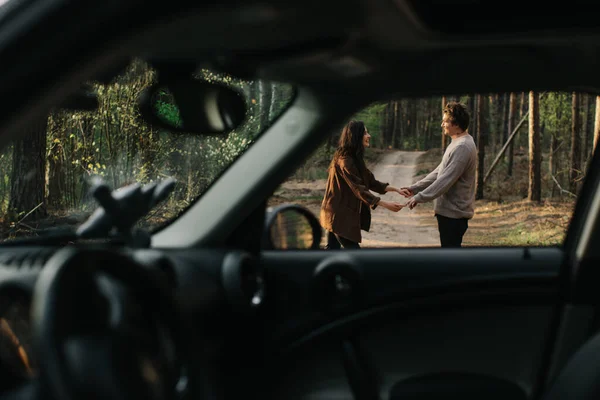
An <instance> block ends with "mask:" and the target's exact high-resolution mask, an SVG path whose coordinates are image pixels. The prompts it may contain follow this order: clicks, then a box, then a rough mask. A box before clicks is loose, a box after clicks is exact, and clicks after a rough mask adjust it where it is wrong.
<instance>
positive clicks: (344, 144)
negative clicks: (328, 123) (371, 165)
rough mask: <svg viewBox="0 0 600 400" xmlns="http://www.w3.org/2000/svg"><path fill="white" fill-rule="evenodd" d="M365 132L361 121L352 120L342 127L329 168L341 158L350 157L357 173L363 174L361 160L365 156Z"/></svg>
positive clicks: (362, 160)
mask: <svg viewBox="0 0 600 400" xmlns="http://www.w3.org/2000/svg"><path fill="white" fill-rule="evenodd" d="M366 131H367V129H366V128H365V123H364V122H363V121H357V120H352V121H350V122H348V123H347V124H346V126H344V129H342V134H341V135H340V141H339V144H338V148H337V150H336V151H335V154H334V155H333V160H331V166H333V165H334V164H335V163H336V162H337V160H338V159H340V158H342V157H352V158H353V159H354V162H355V163H356V166H357V167H358V169H359V171H360V172H361V173H364V172H365V171H366V169H367V166H366V165H365V160H364V158H363V156H364V154H365V146H364V145H363V137H364V136H365V132H366Z"/></svg>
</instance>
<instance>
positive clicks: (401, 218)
mask: <svg viewBox="0 0 600 400" xmlns="http://www.w3.org/2000/svg"><path fill="white" fill-rule="evenodd" d="M421 154H422V153H421V152H416V151H396V152H393V153H389V154H387V155H385V156H384V157H382V159H381V160H380V161H379V163H378V164H376V165H375V166H371V171H372V172H373V174H374V175H375V177H376V178H377V179H378V180H380V181H382V182H389V184H390V185H392V186H395V187H398V188H400V187H403V186H409V185H410V184H412V182H413V176H414V174H415V172H416V171H415V165H416V162H417V158H418V157H419V156H420V155H421ZM382 199H385V200H391V201H399V202H401V203H402V204H404V203H406V199H405V198H404V197H402V196H400V195H399V194H397V193H387V194H386V195H384V196H382ZM439 245H440V239H439V234H438V230H437V221H436V220H435V217H434V216H433V208H432V204H431V203H426V204H419V205H418V206H417V207H416V208H414V209H413V210H409V209H408V207H407V208H404V209H402V210H400V211H399V212H397V213H393V212H391V211H389V210H386V209H385V208H383V207H377V208H376V209H375V210H374V211H373V212H372V222H371V231H370V232H363V243H362V247H407V246H408V247H417V246H419V247H420V246H435V247H439Z"/></svg>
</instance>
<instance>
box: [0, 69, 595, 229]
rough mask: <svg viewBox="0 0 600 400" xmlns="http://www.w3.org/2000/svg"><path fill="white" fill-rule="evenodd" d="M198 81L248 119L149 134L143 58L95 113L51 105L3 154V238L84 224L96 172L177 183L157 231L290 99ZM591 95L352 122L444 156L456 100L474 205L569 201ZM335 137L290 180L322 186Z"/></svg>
mask: <svg viewBox="0 0 600 400" xmlns="http://www.w3.org/2000/svg"><path fill="white" fill-rule="evenodd" d="M197 78H198V79H204V80H208V81H213V82H218V83H220V84H226V85H229V86H232V87H234V88H236V89H237V90H238V91H239V92H240V93H241V95H242V96H244V98H245V100H246V103H247V104H248V113H247V118H246V121H245V123H244V124H243V125H242V126H240V127H239V128H237V129H236V130H235V131H234V132H231V133H230V134H228V135H222V136H203V135H198V134H174V133H171V132H167V131H164V130H159V129H153V128H152V127H151V126H149V125H147V124H145V123H144V121H142V120H141V119H140V116H139V113H138V110H137V108H136V104H137V99H138V98H139V96H140V94H141V93H142V92H143V91H144V90H146V89H147V88H148V87H149V86H151V85H152V84H153V82H154V80H155V72H154V71H153V70H152V68H150V67H149V66H148V65H147V64H145V63H144V62H142V61H139V60H134V61H133V62H132V63H131V64H130V65H129V67H128V68H127V70H125V71H124V72H123V73H122V74H121V75H119V76H118V77H117V78H116V79H114V80H113V81H112V82H111V83H110V84H99V83H97V82H88V85H89V86H90V87H92V88H93V90H94V92H95V94H96V96H97V98H98V100H99V108H98V109H97V110H95V111H93V112H89V111H85V112H83V111H73V110H67V109H61V108H56V109H54V110H51V111H50V112H49V113H48V115H47V116H46V117H44V118H42V119H40V120H39V121H32V124H31V126H30V127H29V129H28V130H27V131H26V132H22V134H21V135H19V137H18V138H16V139H15V140H13V141H12V142H11V143H10V145H8V146H5V147H4V148H3V149H2V151H1V152H0V168H1V169H0V171H2V176H1V179H0V212H1V215H2V216H3V217H2V219H1V220H0V239H9V238H13V237H18V236H23V235H37V234H40V232H42V231H44V230H45V229H48V228H52V227H56V226H62V225H73V224H77V223H80V222H82V221H83V220H85V218H86V217H87V216H88V215H89V214H90V213H91V212H92V211H93V210H94V208H95V207H96V204H95V201H94V199H92V198H90V195H89V194H88V191H89V187H90V182H91V179H92V178H93V177H96V176H99V177H102V179H104V180H105V182H107V183H108V184H109V186H110V187H112V188H120V187H123V186H124V185H128V184H131V183H135V182H138V183H141V184H144V183H148V182H154V181H158V180H161V179H163V178H165V177H174V178H175V179H176V180H177V185H176V189H175V192H174V194H173V195H172V196H170V198H169V199H168V201H166V202H164V203H163V204H161V206H160V207H158V208H157V209H156V210H154V211H153V213H151V215H148V216H147V217H146V218H145V220H144V221H141V222H140V223H141V224H144V225H145V226H149V227H156V226H159V225H160V224H162V223H165V222H167V221H168V220H169V219H171V218H174V217H176V216H177V215H178V214H179V213H181V212H182V211H183V210H185V209H186V208H187V207H188V206H189V205H190V204H191V203H192V202H193V201H194V199H196V198H197V197H198V196H199V195H201V194H202V193H203V192H204V191H205V190H206V189H207V188H208V187H209V185H210V184H211V183H212V182H213V181H214V180H215V179H216V178H217V177H218V176H219V175H220V174H221V173H222V172H223V171H224V170H225V169H226V168H227V166H228V165H230V164H231V163H232V162H233V161H234V160H235V158H236V157H238V156H239V155H240V154H242V153H243V152H244V151H245V150H246V149H247V148H248V147H249V146H250V145H251V144H252V142H253V141H254V140H256V138H257V136H258V135H259V134H260V133H261V132H263V131H264V130H265V129H267V128H268V127H269V126H270V124H272V123H273V121H274V120H275V119H276V118H277V117H278V116H279V115H280V114H281V112H282V111H283V110H285V108H286V106H287V105H289V104H290V103H291V102H292V101H293V97H294V89H293V86H292V85H290V84H286V83H278V82H266V81H244V80H240V79H234V78H232V77H230V76H227V75H223V74H217V73H213V72H211V71H208V70H200V71H199V72H198V74H197ZM598 99H599V98H598V97H596V96H595V95H590V94H586V93H562V92H541V93H537V92H519V93H492V94H489V93H484V94H478V93H475V94H468V95H452V94H449V95H447V96H440V97H431V98H399V99H393V100H386V101H381V102H377V103H374V104H372V105H370V106H368V107H366V108H364V109H363V110H360V111H359V112H357V113H356V115H355V118H359V119H362V120H364V121H365V123H366V125H367V126H368V129H369V132H370V133H371V135H372V136H373V138H372V141H371V143H372V146H373V147H374V148H375V149H379V150H380V151H387V150H391V149H399V150H408V151H414V150H419V151H437V152H439V154H440V155H441V152H442V151H443V149H444V148H445V146H446V145H447V143H448V142H447V139H446V138H445V137H444V136H443V135H442V134H441V128H440V121H441V117H442V107H443V106H444V105H445V104H446V103H447V102H448V101H450V100H459V101H462V102H464V103H465V104H467V106H468V107H469V109H470V111H471V116H472V122H471V126H470V127H469V132H470V133H471V134H472V135H473V137H474V138H475V140H476V143H477V146H478V151H479V166H478V190H477V198H478V199H483V198H493V199H496V200H503V201H510V200H518V199H523V198H527V199H529V200H530V201H534V202H540V201H543V200H544V199H549V198H559V199H564V200H565V201H572V200H573V199H574V198H575V197H576V194H577V192H578V190H579V188H580V186H581V182H582V180H583V177H584V176H585V170H586V166H587V164H588V162H589V160H590V157H591V154H592V152H593V149H594V148H595V145H596V142H597V140H598V135H599V134H598V132H599V130H600V128H599V121H598V120H599V117H598V115H599V107H600V103H599V100H598ZM338 134H339V132H332V134H331V136H330V137H329V138H327V139H325V140H324V142H323V144H322V145H321V146H320V147H319V148H318V149H317V151H316V152H315V153H314V154H313V155H312V156H311V157H310V158H309V159H308V160H307V161H306V162H305V163H304V164H303V165H302V166H301V167H300V168H298V170H297V171H296V173H295V174H294V175H292V176H291V177H290V179H296V180H297V179H322V178H323V177H324V175H325V174H326V167H327V164H328V162H329V160H330V157H331V154H332V152H333V150H334V149H335V147H336V141H337V138H338ZM373 154H378V153H377V152H374V153H373ZM523 171H526V175H527V179H526V180H525V182H521V181H519V182H520V183H519V184H515V183H514V182H513V180H512V177H513V175H516V174H517V173H522V172H523ZM424 172H426V171H424Z"/></svg>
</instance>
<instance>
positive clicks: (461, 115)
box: [444, 101, 471, 131]
mask: <svg viewBox="0 0 600 400" xmlns="http://www.w3.org/2000/svg"><path fill="white" fill-rule="evenodd" d="M444 114H447V115H448V118H449V119H450V122H451V123H452V124H453V125H456V126H458V127H459V128H460V129H462V130H463V131H466V130H467V129H468V128H469V124H470V123H471V118H470V117H469V110H468V108H467V106H466V105H464V104H463V103H459V102H457V101H451V102H449V103H448V104H446V107H444Z"/></svg>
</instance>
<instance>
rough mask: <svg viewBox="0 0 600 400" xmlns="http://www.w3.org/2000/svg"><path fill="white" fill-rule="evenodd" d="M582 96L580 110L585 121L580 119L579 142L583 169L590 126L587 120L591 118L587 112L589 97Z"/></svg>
mask: <svg viewBox="0 0 600 400" xmlns="http://www.w3.org/2000/svg"><path fill="white" fill-rule="evenodd" d="M581 96H583V102H582V103H583V104H582V106H581V107H582V109H583V111H584V112H585V114H584V115H585V121H584V120H583V119H582V121H581V130H582V142H581V164H582V165H583V166H584V167H585V165H586V163H587V160H588V149H589V146H588V142H589V140H590V129H589V127H590V124H589V120H590V118H591V116H590V113H589V112H588V110H589V108H590V107H589V105H590V96H589V95H588V94H587V93H583V94H581Z"/></svg>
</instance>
